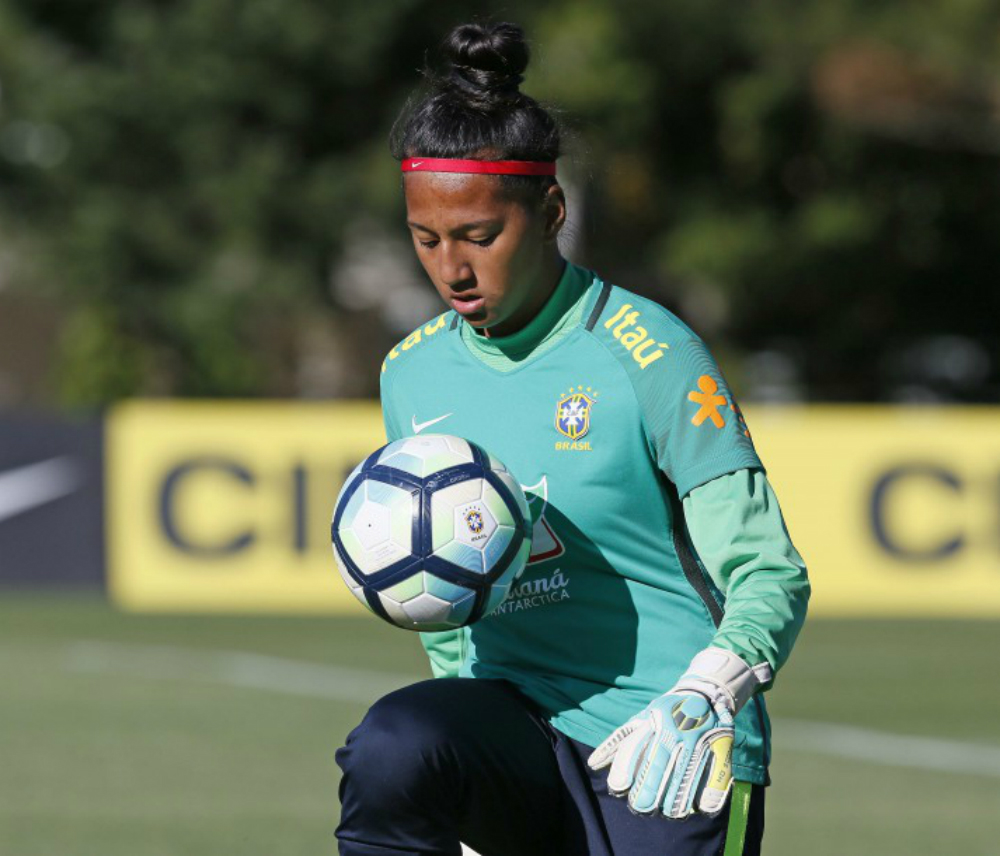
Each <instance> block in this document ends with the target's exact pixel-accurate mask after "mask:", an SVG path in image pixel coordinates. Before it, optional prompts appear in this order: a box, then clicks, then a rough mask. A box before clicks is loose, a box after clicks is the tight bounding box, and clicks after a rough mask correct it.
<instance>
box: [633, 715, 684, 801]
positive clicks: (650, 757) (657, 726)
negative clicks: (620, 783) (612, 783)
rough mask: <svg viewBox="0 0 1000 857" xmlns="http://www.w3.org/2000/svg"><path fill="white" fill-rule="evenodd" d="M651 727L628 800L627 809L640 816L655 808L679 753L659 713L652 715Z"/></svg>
mask: <svg viewBox="0 0 1000 857" xmlns="http://www.w3.org/2000/svg"><path fill="white" fill-rule="evenodd" d="M652 725H653V730H654V738H653V740H652V742H651V743H650V747H649V752H648V753H647V754H646V758H645V760H644V761H643V764H642V767H641V768H640V769H639V773H638V774H637V775H636V778H635V783H634V784H633V786H632V791H631V792H630V793H629V797H628V802H629V806H631V807H632V809H633V811H635V812H640V813H648V812H655V811H656V810H657V809H658V808H659V806H660V796H661V795H662V793H663V789H664V788H665V787H666V785H667V783H668V782H669V780H670V775H671V772H672V771H673V770H674V766H675V764H676V763H677V757H678V753H679V751H681V750H682V749H683V748H682V747H680V746H679V745H678V744H677V741H676V739H675V738H674V736H673V735H672V734H671V733H669V732H664V723H663V714H662V713H661V712H659V711H654V712H653V714H652Z"/></svg>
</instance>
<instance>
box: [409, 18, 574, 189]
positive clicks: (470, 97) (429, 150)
mask: <svg viewBox="0 0 1000 857" xmlns="http://www.w3.org/2000/svg"><path fill="white" fill-rule="evenodd" d="M442 48H443V51H444V54H445V58H446V60H447V62H448V65H447V67H446V68H445V70H444V72H443V73H437V72H434V71H432V70H429V69H428V70H426V71H425V75H426V77H427V79H428V81H429V84H430V91H429V92H425V93H424V94H423V95H422V96H419V95H418V96H415V97H414V98H411V100H410V102H409V103H408V104H407V105H406V107H404V108H403V111H402V113H401V114H400V116H399V118H398V119H397V120H396V123H395V125H394V126H393V129H392V134H391V137H390V147H391V150H392V155H393V157H394V158H396V160H398V161H402V160H403V159H404V158H413V157H420V156H424V157H427V158H471V159H482V160H512V161H554V160H556V158H558V157H559V127H558V126H557V125H556V122H555V120H554V119H553V118H552V116H551V115H549V112H548V111H547V110H546V109H545V108H544V107H542V106H541V105H540V104H539V103H538V102H537V101H535V99H533V98H531V96H528V95H525V94H524V93H522V92H521V91H520V89H519V87H520V85H521V81H522V80H523V79H524V77H523V75H524V70H525V69H526V68H527V67H528V59H529V54H528V44H527V42H526V41H525V38H524V30H522V29H521V28H520V27H519V26H518V25H517V24H508V23H497V24H462V25H460V26H458V27H455V29H454V30H452V31H451V32H450V33H449V34H448V37H447V38H446V39H445V40H444V43H443V45H442ZM500 179H501V181H502V182H503V184H504V185H505V186H507V187H511V188H523V189H534V190H543V191H544V190H545V189H547V188H548V187H550V186H551V185H552V184H554V183H555V179H554V178H552V177H551V176H502V177H500Z"/></svg>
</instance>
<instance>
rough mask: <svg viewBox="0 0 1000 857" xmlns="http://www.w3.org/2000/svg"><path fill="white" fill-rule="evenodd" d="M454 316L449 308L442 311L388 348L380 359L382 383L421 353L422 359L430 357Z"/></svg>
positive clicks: (442, 339) (443, 337) (450, 325)
mask: <svg viewBox="0 0 1000 857" xmlns="http://www.w3.org/2000/svg"><path fill="white" fill-rule="evenodd" d="M455 317H456V315H455V313H454V312H453V311H451V310H449V311H447V312H443V313H441V315H439V316H436V317H435V318H432V319H431V320H430V321H428V322H426V323H425V324H422V325H420V326H419V327H417V328H415V329H414V330H412V331H411V332H410V333H408V334H407V335H406V337H405V338H403V339H401V340H400V341H399V342H397V343H396V344H395V345H394V346H393V347H392V348H390V349H389V353H388V354H386V355H385V359H384V360H383V361H382V383H383V385H384V384H385V383H386V382H387V381H390V380H391V379H392V378H393V376H394V375H395V374H396V373H398V372H399V370H400V368H401V367H402V366H405V365H407V364H409V363H412V362H413V361H414V360H415V359H420V358H419V357H418V355H423V356H424V357H423V359H426V358H428V357H430V356H431V354H432V353H433V352H434V351H435V350H436V349H435V345H438V346H439V345H440V343H441V342H443V341H444V339H445V336H444V333H446V332H447V331H448V330H449V329H451V327H452V322H453V321H454V319H455Z"/></svg>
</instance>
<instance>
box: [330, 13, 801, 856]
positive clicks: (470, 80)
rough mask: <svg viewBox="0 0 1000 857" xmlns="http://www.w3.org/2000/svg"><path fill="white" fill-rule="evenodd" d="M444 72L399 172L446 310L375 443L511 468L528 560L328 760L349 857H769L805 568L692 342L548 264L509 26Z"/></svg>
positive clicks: (391, 382) (536, 118)
mask: <svg viewBox="0 0 1000 857" xmlns="http://www.w3.org/2000/svg"><path fill="white" fill-rule="evenodd" d="M445 48H446V51H447V53H448V56H449V58H450V61H451V68H450V72H449V73H448V74H447V75H446V76H444V77H443V78H439V79H436V80H434V81H433V90H432V91H431V92H430V94H429V95H427V96H426V97H425V98H424V99H423V100H422V101H419V102H418V103H416V104H415V105H412V106H411V108H410V109H409V110H408V111H407V112H405V113H404V116H403V117H402V118H401V120H400V121H399V122H398V123H397V127H396V129H395V131H394V155H395V157H396V158H397V159H398V160H400V161H401V163H402V169H403V176H404V178H403V186H404V193H405V198H406V210H407V223H408V225H409V228H410V231H411V233H412V237H413V243H414V248H415V250H416V253H417V256H418V258H419V259H420V262H421V264H422V265H423V266H424V269H425V270H426V272H427V275H428V277H429V278H430V279H431V282H432V283H433V284H434V286H435V288H436V289H437V290H438V292H439V294H440V295H441V297H442V299H443V300H444V302H445V304H446V305H448V306H449V307H450V309H449V311H447V312H445V313H444V314H443V315H440V316H438V317H437V318H436V319H434V320H432V321H430V322H429V323H428V324H426V325H423V326H421V327H420V328H418V329H417V330H415V331H414V332H413V333H411V334H410V335H409V336H408V337H407V338H406V339H405V340H404V341H403V342H402V343H400V344H399V345H398V346H396V347H395V348H393V349H392V351H390V352H389V354H388V356H387V358H386V361H385V363H384V364H383V367H382V405H383V413H384V417H385V424H386V431H387V434H388V437H389V439H390V440H395V439H397V438H399V437H404V436H407V435H410V434H415V433H418V432H420V431H426V430H427V429H428V428H430V427H431V426H433V427H434V428H433V431H435V432H444V433H448V434H454V435H459V436H462V437H467V438H469V439H471V440H473V441H475V442H476V443H478V444H481V445H482V446H483V447H485V448H486V449H489V450H490V451H491V452H493V453H494V454H495V455H496V456H498V457H499V458H500V460H501V461H503V462H504V463H505V464H506V465H507V466H508V467H509V468H510V469H511V471H512V472H513V473H514V474H515V475H516V476H517V477H518V479H519V480H520V481H521V482H522V484H524V485H525V486H526V488H527V490H528V492H529V497H530V499H531V500H532V503H531V505H532V510H533V516H534V538H533V542H532V556H531V559H530V561H529V564H528V566H527V568H526V569H525V572H524V574H523V576H522V578H521V581H520V583H519V585H518V586H517V588H516V591H515V592H513V593H512V595H511V597H510V598H509V599H508V600H507V601H506V602H505V603H504V604H502V605H501V606H500V608H499V609H498V610H497V611H496V612H495V613H493V614H492V615H490V616H488V617H487V618H485V619H483V620H481V621H479V622H477V623H476V624H475V625H474V626H472V627H470V628H463V629H460V630H459V631H455V632H446V633H438V634H424V635H422V640H423V643H424V646H425V648H426V649H427V652H428V654H429V656H430V659H431V664H432V667H433V670H434V674H435V679H432V680H430V681H426V682H421V683H418V684H416V685H413V686H411V687H408V688H403V689H402V690H399V691H396V692H395V693H392V694H389V695H388V696H386V697H384V698H383V699H381V700H379V701H378V702H377V703H376V704H375V705H373V706H372V708H371V710H370V711H369V712H368V714H367V715H366V717H365V719H364V721H363V722H362V723H361V724H360V725H359V726H358V727H357V728H356V729H355V730H354V731H353V732H352V733H351V735H350V736H349V737H348V740H347V744H346V746H345V747H344V748H342V749H341V750H340V751H339V752H338V756H337V759H338V763H339V764H340V766H341V768H342V769H343V773H344V776H343V780H342V785H341V802H342V810H343V811H342V816H341V824H340V826H339V828H338V830H337V835H338V838H339V842H340V848H341V853H344V854H392V853H408V854H415V853H416V854H449V853H458V852H459V843H460V842H463V843H466V844H467V845H469V846H471V847H472V848H474V849H476V850H478V851H482V852H484V853H505V854H545V853H551V854H561V853H570V854H575V853H595V854H596V853H602V854H717V853H722V850H723V847H724V846H725V848H726V850H727V853H758V852H759V849H760V842H761V837H762V834H763V807H764V786H765V785H766V784H767V782H768V774H767V765H768V755H769V730H768V722H767V715H766V712H765V709H764V704H763V699H762V698H761V695H760V692H761V691H763V690H765V689H767V688H768V687H769V686H770V684H771V682H772V680H773V675H774V672H775V671H776V670H777V669H778V668H779V667H780V666H781V665H782V664H783V663H784V661H785V659H786V658H787V656H788V654H789V650H790V649H791V646H792V644H793V642H794V639H795V637H796V635H797V633H798V631H799V628H800V627H801V624H802V621H803V619H804V616H805V609H806V602H807V600H808V595H809V584H808V581H807V578H806V571H805V567H804V566H803V564H802V560H801V558H800V557H799V555H798V553H797V552H796V551H795V548H794V547H793V546H792V544H791V542H790V541H789V539H788V535H787V532H786V530H785V527H784V524H783V521H782V518H781V513H780V510H779V509H778V504H777V501H776V499H775V497H774V493H773V492H772V490H771V488H770V486H769V484H768V482H767V479H766V477H765V474H764V469H763V467H762V465H761V463H760V460H759V459H758V457H757V455H756V453H755V452H754V448H753V445H752V442H751V440H750V436H749V432H748V431H747V428H746V424H745V423H744V421H743V418H742V415H741V414H740V411H739V408H738V407H737V406H736V403H735V401H734V399H733V397H732V395H731V394H730V392H729V390H728V388H727V387H726V384H725V381H724V380H723V378H722V376H721V374H720V373H719V370H718V368H717V366H716V364H715V362H714V360H713V359H712V357H711V355H710V354H709V352H708V351H707V349H706V348H705V346H704V344H703V343H702V342H701V340H700V339H698V337H697V336H696V335H695V334H694V333H693V332H692V331H691V330H690V329H689V328H687V327H686V326H685V325H684V324H683V323H682V322H681V321H680V320H679V319H677V318H676V317H675V316H674V315H672V314H671V313H669V312H668V311H667V310H665V309H663V308H662V307H660V306H658V305H657V304H655V303H654V302H652V301H649V300H647V299H644V298H642V297H640V296H638V295H636V294H633V293H631V292H628V291H626V290H624V289H621V288H618V287H616V286H611V285H609V284H606V283H605V282H603V281H602V279H601V278H600V277H599V276H598V275H597V274H595V273H593V272H591V271H588V270H585V269H583V268H580V267H578V266H576V265H574V264H572V263H571V262H567V261H566V260H564V259H563V258H561V256H560V253H559V250H558V248H557V244H556V238H557V236H558V234H559V230H560V228H561V227H562V226H563V224H564V222H565V220H566V200H565V198H564V195H563V192H562V189H561V188H560V187H559V184H558V181H557V179H556V177H555V164H556V160H557V158H558V157H559V132H558V129H557V127H556V125H555V123H554V122H553V120H552V118H551V117H550V116H549V115H548V114H547V113H546V111H545V110H544V109H543V108H542V107H540V106H539V105H538V104H537V103H536V102H535V101H534V100H533V99H531V98H529V97H528V96H526V95H524V94H522V93H521V92H520V91H519V84H520V82H521V79H522V78H521V75H522V73H523V72H524V70H525V67H526V66H527V62H528V50H527V46H526V44H525V41H524V36H523V33H522V32H521V30H520V28H518V27H517V26H514V25H511V24H497V25H491V26H479V25H466V26H461V27H458V28H456V29H455V30H454V31H453V32H452V33H451V34H450V35H449V37H448V39H447V40H446V42H445ZM734 782H735V785H734ZM727 835H728V841H727Z"/></svg>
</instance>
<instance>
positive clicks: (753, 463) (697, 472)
mask: <svg viewBox="0 0 1000 857" xmlns="http://www.w3.org/2000/svg"><path fill="white" fill-rule="evenodd" d="M750 468H756V469H758V470H762V471H764V472H765V473H766V472H767V471H766V470H765V468H764V465H763V464H761V461H760V459H759V458H758V457H757V454H756V453H755V452H753V451H752V450H749V449H745V450H744V449H741V450H739V451H737V452H735V453H727V454H725V455H720V456H717V457H716V458H710V459H707V460H703V461H698V462H696V463H695V464H693V465H692V466H691V467H686V468H684V469H683V470H681V471H680V472H679V473H675V474H673V476H672V481H673V483H674V485H676V486H677V495H678V496H679V497H680V498H681V499H684V497H686V496H687V495H688V494H689V493H690V492H691V491H693V490H694V489H695V488H698V487H699V486H701V485H704V484H705V483H706V482H711V481H712V480H713V479H717V478H718V477H720V476H725V475H726V474H727V473H735V472H736V471H737V470H746V469H750Z"/></svg>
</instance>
